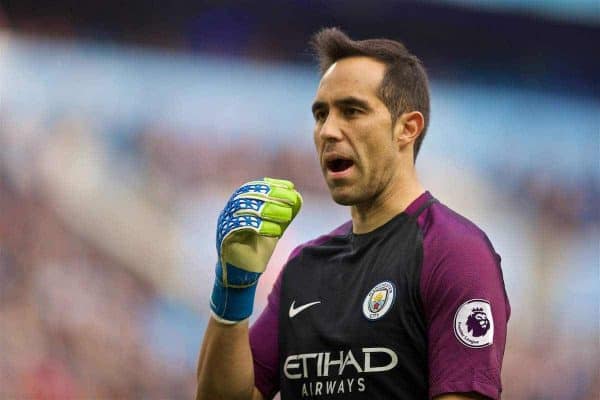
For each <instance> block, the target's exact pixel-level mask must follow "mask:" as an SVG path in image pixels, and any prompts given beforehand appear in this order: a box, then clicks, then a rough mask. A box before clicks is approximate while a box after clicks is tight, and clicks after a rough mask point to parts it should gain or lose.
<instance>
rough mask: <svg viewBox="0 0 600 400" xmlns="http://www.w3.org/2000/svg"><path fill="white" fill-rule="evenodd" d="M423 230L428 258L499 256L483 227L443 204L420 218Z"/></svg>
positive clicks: (439, 204)
mask: <svg viewBox="0 0 600 400" xmlns="http://www.w3.org/2000/svg"><path fill="white" fill-rule="evenodd" d="M419 227H420V228H421V231H422V233H423V246H424V250H425V252H426V255H429V256H430V257H432V258H436V259H442V258H447V257H449V256H457V255H467V254H479V255H493V256H494V257H496V256H497V254H496V252H495V250H494V248H493V246H492V243H491V242H490V240H489V238H488V236H487V234H486V233H485V232H484V231H483V230H482V229H481V228H480V227H479V226H477V225H476V224H475V223H474V222H472V221H471V220H469V219H468V218H466V217H464V216H462V215H460V214H459V213H457V212H456V211H454V210H452V209H451V208H449V207H448V206H446V205H445V204H442V203H440V202H436V203H433V204H432V205H431V206H430V207H429V209H428V210H427V212H425V213H423V215H422V216H421V217H419ZM498 258H499V256H498Z"/></svg>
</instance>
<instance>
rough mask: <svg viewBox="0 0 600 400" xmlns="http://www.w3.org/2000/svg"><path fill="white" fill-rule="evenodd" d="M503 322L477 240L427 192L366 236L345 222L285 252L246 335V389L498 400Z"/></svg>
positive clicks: (499, 296)
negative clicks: (250, 383) (251, 383)
mask: <svg viewBox="0 0 600 400" xmlns="http://www.w3.org/2000/svg"><path fill="white" fill-rule="evenodd" d="M317 302H318V303H317ZM311 303H313V304H311ZM310 304H311V305H310ZM307 305H308V306H307ZM301 307H304V308H301ZM509 315H510V307H509V303H508V299H507V297H506V293H505V290H504V283H503V279H502V273H501V270H500V257H499V256H498V255H497V254H496V253H495V251H494V250H493V248H492V246H491V244H490V242H489V240H488V239H487V237H486V236H485V234H484V233H483V232H482V231H481V230H480V229H478V228H477V227H476V226H475V225H474V224H473V223H471V222H469V221H468V220H466V219H465V218H463V217H461V216H460V215H458V214H456V213H454V212H453V211H451V210H450V209H449V208H447V207H446V206H444V205H442V204H440V203H438V202H434V199H433V197H432V196H431V195H430V194H429V192H426V193H424V194H423V195H421V196H420V197H419V198H418V199H416V200H415V201H414V202H413V203H412V204H411V205H410V206H409V207H408V208H407V209H406V210H405V211H404V212H403V213H401V214H399V215H397V216H396V217H394V218H392V219H391V220H390V221H388V222H387V223H386V224H384V225H383V226H381V227H379V228H377V229H376V230H374V231H372V232H369V233H367V234H362V235H355V234H353V233H352V225H351V222H348V223H346V224H344V225H342V226H340V227H338V228H337V229H335V230H334V231H332V232H331V233H329V234H327V235H324V236H322V237H319V238H318V239H316V240H313V241H310V242H308V243H306V244H304V245H302V246H299V247H298V248H297V249H295V250H294V251H293V252H292V254H291V255H290V258H289V260H288V262H287V263H286V266H285V267H284V269H283V270H282V272H281V274H280V275H279V277H278V279H277V281H276V283H275V285H274V287H273V290H272V292H271V294H270V295H269V301H268V305H267V307H266V308H265V310H264V311H263V313H262V314H261V315H260V317H259V318H258V320H257V321H256V323H255V324H254V325H253V326H252V328H251V331H250V342H251V347H252V353H253V357H254V371H255V384H256V387H257V388H258V389H259V390H260V391H261V393H262V394H263V395H264V396H265V398H271V397H272V396H273V395H274V394H275V393H276V392H278V391H281V394H282V399H283V400H287V399H295V398H314V399H320V398H323V399H326V398H335V399H370V398H390V399H395V398H397V399H421V398H422V399H426V398H428V397H429V398H431V397H434V396H436V395H439V394H442V393H450V392H470V391H475V392H479V393H481V394H483V395H486V396H488V397H490V398H492V399H497V398H499V396H500V391H501V384H500V366H501V364H502V357H503V353H504V343H505V339H506V322H507V320H508V317H509Z"/></svg>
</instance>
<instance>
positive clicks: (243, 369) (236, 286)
mask: <svg viewBox="0 0 600 400" xmlns="http://www.w3.org/2000/svg"><path fill="white" fill-rule="evenodd" d="M301 203H302V199H301V197H300V195H299V194H298V192H296V191H295V190H294V186H293V184H292V183H291V182H289V181H283V180H275V179H269V178H265V179H264V180H260V181H254V182H249V183H247V184H245V185H242V186H241V187H240V188H239V189H238V190H237V191H236V192H235V193H234V194H233V195H232V196H231V198H230V199H229V201H228V202H227V204H226V206H225V208H224V209H223V211H222V212H221V214H220V216H219V220H218V223H217V252H218V256H219V257H218V261H217V267H216V279H215V284H214V287H213V292H212V295H211V299H210V306H211V311H212V317H211V319H210V321H209V324H208V327H207V330H206V333H205V336H204V341H203V343H202V350H201V353H200V359H199V361H198V371H197V377H198V390H197V395H196V398H197V399H198V400H200V399H207V400H213V399H217V400H218V399H232V400H237V399H240V400H262V399H263V397H264V396H263V395H262V394H261V393H260V392H259V391H258V389H257V388H256V386H257V385H256V384H255V374H254V367H255V365H254V361H255V360H254V359H253V355H252V351H253V350H252V349H251V347H250V333H249V329H248V318H249V317H250V315H251V314H252V306H253V303H254V293H255V291H256V284H257V282H258V278H259V277H260V274H261V273H262V272H263V271H264V270H265V268H266V265H267V262H268V261H269V258H270V257H271V254H272V253H273V250H274V249H275V245H276V244H277V241H278V239H279V238H280V237H281V235H282V234H283V232H284V231H285V229H286V228H287V226H288V225H289V224H290V222H291V221H292V219H293V218H294V217H295V216H296V214H297V213H298V211H299V209H300V206H301ZM269 315H270V314H269ZM260 320H265V318H261V319H260ZM261 326H262V325H261ZM263 329H264V328H263ZM266 329H270V330H273V326H268V325H267V327H266ZM254 344H256V343H254ZM256 354H257V356H258V357H259V359H258V360H259V361H261V357H262V356H263V355H262V354H261V351H258V352H257V353H256ZM259 371H260V370H259ZM262 375H263V374H262V373H259V377H260V378H262V382H263V383H262V385H258V387H261V388H262V390H266V389H265V387H266V385H265V383H264V381H265V378H264V377H263V376H262ZM259 380H260V379H259ZM268 380H269V381H270V380H272V378H268ZM269 390H270V389H269ZM268 395H269V396H270V395H271V394H268Z"/></svg>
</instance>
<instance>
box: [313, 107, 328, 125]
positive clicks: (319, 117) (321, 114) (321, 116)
mask: <svg viewBox="0 0 600 400" xmlns="http://www.w3.org/2000/svg"><path fill="white" fill-rule="evenodd" d="M313 117H314V118H315V121H317V122H320V121H323V120H325V118H327V111H326V110H317V111H315V112H314V113H313Z"/></svg>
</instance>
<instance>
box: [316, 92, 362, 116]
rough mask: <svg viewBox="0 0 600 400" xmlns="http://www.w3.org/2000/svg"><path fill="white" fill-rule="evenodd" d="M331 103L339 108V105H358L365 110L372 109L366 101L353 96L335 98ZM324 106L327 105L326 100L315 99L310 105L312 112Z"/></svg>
mask: <svg viewBox="0 0 600 400" xmlns="http://www.w3.org/2000/svg"><path fill="white" fill-rule="evenodd" d="M333 104H334V105H335V106H336V107H339V108H341V107H360V108H364V109H365V110H367V111H370V110H372V108H371V106H370V105H369V103H367V102H366V101H365V100H361V99H359V98H357V97H354V96H348V97H344V98H341V99H338V100H335V101H334V102H333ZM326 107H327V103H326V102H324V101H315V102H314V103H313V105H312V112H313V114H314V113H315V112H316V111H317V110H320V109H322V108H326Z"/></svg>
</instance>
